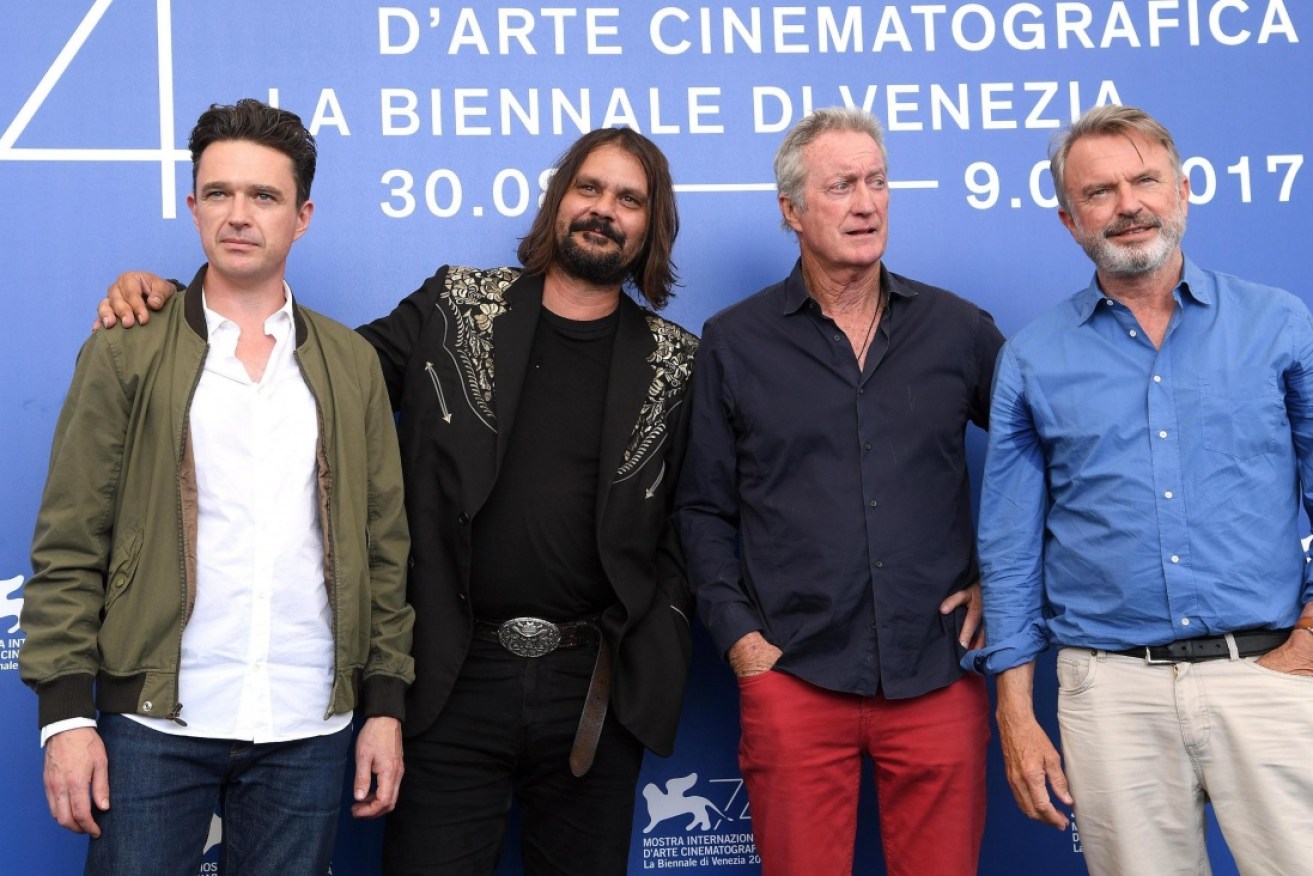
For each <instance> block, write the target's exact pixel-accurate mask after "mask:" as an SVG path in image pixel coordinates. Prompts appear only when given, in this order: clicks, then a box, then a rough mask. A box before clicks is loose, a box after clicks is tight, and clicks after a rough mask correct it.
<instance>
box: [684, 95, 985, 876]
mask: <svg viewBox="0 0 1313 876" xmlns="http://www.w3.org/2000/svg"><path fill="white" fill-rule="evenodd" d="M775 174H776V181H777V186H778V189H779V204H780V210H781V212H782V214H783V225H784V227H785V228H786V229H787V230H789V231H791V232H792V233H793V234H795V235H796V237H797V239H798V244H799V247H800V249H801V258H800V259H799V262H798V264H797V265H796V266H795V268H794V270H793V272H792V274H791V275H790V276H789V277H788V278H787V279H786V280H784V281H783V282H782V283H778V284H776V285H774V286H771V287H769V288H767V289H764V290H762V291H761V292H759V293H757V294H756V295H753V296H751V297H749V298H747V299H745V300H744V301H742V302H740V303H738V304H736V305H734V306H733V307H730V308H729V309H727V310H725V311H723V312H721V313H719V314H717V315H716V316H714V317H712V318H711V319H710V320H709V321H708V322H707V324H706V327H705V329H704V331H705V334H704V335H703V340H702V346H701V348H700V351H699V353H698V357H697V366H696V367H695V369H694V377H693V384H694V389H693V411H692V415H691V416H692V419H691V437H690V444H689V451H688V457H687V459H686V463H685V469H684V475H683V478H682V480H681V482H680V489H679V493H678V496H677V502H676V505H677V512H676V516H677V519H678V521H679V524H680V534H681V536H682V538H683V542H684V547H685V551H686V554H687V558H688V571H689V579H690V582H691V583H692V584H693V586H694V589H695V591H696V593H697V597H698V609H699V612H700V615H701V617H702V620H703V622H704V623H705V624H706V627H707V629H708V630H709V631H710V633H711V636H712V638H713V640H714V641H715V643H716V645H717V647H718V648H719V649H720V650H721V652H722V653H723V654H725V655H726V657H727V659H728V660H729V663H730V666H731V667H732V668H733V670H734V673H735V675H736V676H738V678H739V687H740V694H741V723H742V740H741V744H740V749H739V760H740V765H741V767H742V770H743V776H744V779H745V781H746V783H747V788H748V796H749V800H750V801H751V805H752V824H753V831H754V834H755V835H756V840H757V847H758V850H759V851H760V853H761V857H762V865H763V872H764V873H766V874H768V876H769V874H797V873H807V874H817V876H820V874H840V873H843V874H848V873H851V872H852V859H853V843H854V837H855V830H856V820H857V818H856V816H857V812H856V810H857V797H858V785H859V777H860V772H861V764H862V759H863V757H864V756H870V757H872V758H873V759H874V762H875V765H876V785H877V791H878V794H879V801H880V817H881V825H882V828H883V830H882V834H883V837H884V850H885V858H886V861H887V863H888V872H889V873H891V874H926V873H934V874H937V876H952V874H974V873H975V872H976V863H977V858H978V855H979V845H980V837H981V833H982V831H983V829H984V808H985V790H984V762H985V743H986V741H987V738H988V735H989V729H988V703H987V700H986V695H985V688H984V684H983V682H982V680H981V679H980V678H978V677H975V676H966V677H964V676H963V675H962V672H961V670H960V669H959V667H958V660H959V658H960V657H961V655H962V654H963V653H964V651H963V646H964V645H965V644H967V643H969V641H970V639H971V638H972V636H973V634H974V631H975V629H976V626H977V619H978V614H979V607H978V606H979V600H978V588H977V587H976V579H977V571H976V563H975V556H974V552H973V541H974V538H973V530H972V523H971V507H970V505H971V501H970V489H969V485H968V480H967V464H966V448H965V437H964V432H965V429H966V426H967V423H968V422H974V423H976V424H977V425H980V426H984V425H986V422H987V416H988V407H989V386H990V381H991V379H992V376H993V371H994V360H995V358H996V354H997V352H998V348H999V346H1000V345H1001V344H1002V337H1001V336H1000V334H999V332H998V329H997V328H995V326H994V323H993V321H992V320H991V319H990V317H989V315H988V314H986V313H984V312H983V311H981V310H980V309H979V308H977V307H975V306H974V305H972V304H970V303H969V302H967V301H964V300H962V299H961V298H958V297H956V296H955V295H952V294H951V293H949V292H946V291H944V290H942V289H936V288H934V287H932V286H927V285H925V284H922V283H917V282H915V281H913V280H909V279H907V278H905V277H901V276H899V275H897V274H894V273H892V272H890V271H888V270H887V269H886V268H885V267H884V265H883V264H882V261H881V259H882V257H883V255H884V249H885V243H886V240H887V233H888V227H887V224H886V214H887V207H888V203H889V190H888V182H887V180H888V178H887V174H886V154H885V149H884V144H883V141H882V136H881V131H880V127H879V124H878V122H876V120H875V119H874V118H872V117H871V116H870V114H868V113H866V112H863V111H861V110H842V109H823V110H820V111H818V112H816V113H814V114H813V115H811V116H809V117H808V118H806V119H804V120H803V121H802V122H800V123H799V124H798V125H797V126H796V127H795V128H794V129H793V130H792V131H791V132H790V133H789V135H788V136H787V137H786V138H785V141H784V143H783V145H782V146H781V147H780V150H779V152H778V154H777V155H776V158H775ZM950 812H951V814H950Z"/></svg>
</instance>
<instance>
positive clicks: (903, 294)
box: [780, 259, 916, 316]
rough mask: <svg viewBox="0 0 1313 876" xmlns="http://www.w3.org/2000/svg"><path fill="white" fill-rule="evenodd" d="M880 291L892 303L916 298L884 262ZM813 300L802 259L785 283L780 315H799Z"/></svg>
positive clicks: (795, 264)
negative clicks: (805, 279)
mask: <svg viewBox="0 0 1313 876" xmlns="http://www.w3.org/2000/svg"><path fill="white" fill-rule="evenodd" d="M880 290H881V291H882V292H884V293H885V298H886V300H888V301H892V300H893V298H894V296H898V297H900V298H914V297H916V290H915V289H913V288H911V287H910V286H908V285H907V284H906V283H905V282H904V281H903V278H902V277H899V276H898V275H897V274H894V273H890V271H889V269H888V268H886V267H885V266H884V263H883V262H882V263H881V264H880ZM811 300H812V297H811V295H810V294H808V292H807V284H806V283H805V282H804V281H803V279H802V259H798V260H797V261H796V262H794V264H793V271H792V272H791V273H790V274H789V278H788V279H787V280H785V281H784V286H783V288H781V289H780V313H781V315H783V316H788V315H790V314H793V313H797V312H799V311H800V310H802V309H803V307H804V306H806V304H807V302H809V301H811Z"/></svg>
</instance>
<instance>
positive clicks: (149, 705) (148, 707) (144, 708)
mask: <svg viewBox="0 0 1313 876" xmlns="http://www.w3.org/2000/svg"><path fill="white" fill-rule="evenodd" d="M153 708H155V704H154V703H152V702H151V701H150V700H146V702H144V703H142V704H141V710H142V711H143V712H149V711H150V710H151V709H153Z"/></svg>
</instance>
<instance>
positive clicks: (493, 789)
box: [383, 640, 643, 876]
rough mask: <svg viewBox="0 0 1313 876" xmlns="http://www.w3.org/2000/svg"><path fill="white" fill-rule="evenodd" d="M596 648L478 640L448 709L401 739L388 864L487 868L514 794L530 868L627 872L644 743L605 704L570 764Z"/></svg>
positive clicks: (394, 873) (571, 875)
mask: <svg viewBox="0 0 1313 876" xmlns="http://www.w3.org/2000/svg"><path fill="white" fill-rule="evenodd" d="M596 659H597V649H596V648H595V647H589V648H566V649H561V650H558V651H554V652H552V653H551V654H548V655H546V656H544V657H516V656H515V655H514V654H511V653H509V652H508V651H506V650H504V649H503V648H502V647H501V646H500V645H498V644H496V643H493V642H484V641H480V640H475V641H474V643H473V644H472V646H471V648H470V653H469V655H468V656H467V657H466V660H465V664H464V666H463V667H462V668H461V672H460V675H459V676H458V678H457V680H456V685H455V688H454V689H453V690H452V694H451V697H450V698H449V699H448V700H447V704H446V706H445V707H444V708H443V710H442V714H441V715H439V716H438V719H437V720H436V721H435V722H434V723H433V726H431V727H429V728H428V729H427V730H425V731H424V732H423V733H421V734H419V735H418V736H415V737H412V738H409V739H407V740H406V743H405V753H406V774H405V778H404V779H402V782H401V793H400V796H399V798H398V801H397V808H396V810H395V811H394V812H392V814H391V815H389V816H388V821H387V830H386V833H385V836H384V843H383V873H384V874H386V876H415V874H426V876H434V874H441V876H487V874H489V873H492V872H493V869H494V868H495V867H496V865H497V859H498V857H499V856H500V854H501V849H502V842H503V839H504V835H505V832H506V820H507V814H508V812H509V811H510V807H511V801H512V796H513V795H514V797H516V798H518V799H519V801H520V803H521V806H522V811H523V835H522V836H521V838H520V847H521V851H522V854H523V857H524V870H525V873H526V874H530V876H548V874H561V876H567V874H568V876H624V874H625V872H626V868H627V865H628V859H629V833H630V829H631V827H632V825H633V818H634V815H633V813H634V787H635V785H636V784H637V782H638V772H639V768H640V767H641V766H642V761H643V747H642V745H641V744H640V743H639V742H638V740H637V739H635V738H634V737H633V736H632V735H631V734H630V733H629V732H628V731H627V730H625V729H624V728H623V727H621V726H620V725H619V724H618V723H617V722H616V721H615V720H614V718H613V717H612V715H611V714H610V712H608V713H607V716H606V724H605V725H604V727H603V729H602V736H601V739H600V741H599V743H598V746H597V758H596V760H595V761H594V762H593V767H592V769H591V770H589V772H588V774H587V775H585V776H584V777H583V778H575V777H574V776H573V775H571V773H570V764H569V757H570V747H571V746H572V745H573V743H574V736H575V731H576V730H577V729H578V726H579V714H580V712H581V711H582V710H583V702H584V697H585V696H586V694H587V692H588V683H589V680H590V679H591V678H592V672H593V665H594V663H595V662H596Z"/></svg>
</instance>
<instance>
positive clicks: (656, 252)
mask: <svg viewBox="0 0 1313 876" xmlns="http://www.w3.org/2000/svg"><path fill="white" fill-rule="evenodd" d="M602 146H614V147H616V148H618V149H623V150H624V151H626V152H628V153H629V154H630V155H632V156H634V158H636V159H638V163H639V164H641V165H643V171H644V172H645V173H646V174H647V235H646V239H645V240H644V241H643V247H642V249H640V250H639V253H638V258H636V259H635V260H634V264H633V267H632V268H631V269H630V271H629V279H630V281H631V282H632V283H633V284H634V288H636V289H637V290H638V292H639V293H640V294H641V295H642V296H643V298H644V299H646V301H647V303H648V304H650V305H651V306H652V309H653V310H660V309H661V308H663V307H665V306H666V304H667V303H668V302H669V301H670V299H671V298H673V297H674V295H675V293H674V289H673V287H674V286H675V285H676V283H677V282H678V279H679V277H678V276H677V275H676V273H675V263H674V261H673V260H672V259H671V251H672V250H673V249H674V247H675V236H676V235H678V234H679V211H678V209H677V208H676V205H675V186H674V183H673V181H672V180H671V178H670V165H669V163H668V162H667V161H666V156H665V155H663V154H662V153H661V150H660V149H658V148H657V146H656V144H655V143H653V142H652V141H651V140H649V139H647V138H646V137H644V136H643V135H642V134H640V133H638V132H637V131H633V130H630V129H629V128H599V129H597V130H596V131H591V132H589V133H587V134H585V135H584V136H582V137H580V138H579V139H578V140H576V141H575V142H574V145H573V146H571V147H570V148H569V149H567V150H566V152H565V154H564V155H562V156H561V158H560V159H559V160H558V161H557V163H556V173H555V174H554V175H553V176H552V179H551V181H550V182H549V183H548V184H547V191H546V192H544V193H543V204H542V207H541V208H539V210H538V215H537V217H535V218H534V220H533V225H532V226H531V227H530V228H529V233H528V234H526V235H525V236H524V237H523V238H522V239H521V240H520V247H519V249H518V250H517V251H516V255H517V256H518V257H519V259H520V264H522V265H523V266H524V269H525V270H526V271H528V272H530V273H534V274H541V273H546V271H547V269H548V267H550V266H551V265H552V263H553V262H555V261H556V260H557V258H558V257H559V255H560V254H559V253H558V252H557V243H556V214H557V212H558V211H559V210H560V209H561V201H562V199H564V198H565V193H566V192H567V191H569V189H570V186H571V184H573V182H574V178H575V176H576V175H578V173H579V168H580V167H582V166H583V163H584V161H585V160H587V158H588V156H589V155H591V154H592V153H593V150H595V149H598V148H600V147H602Z"/></svg>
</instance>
